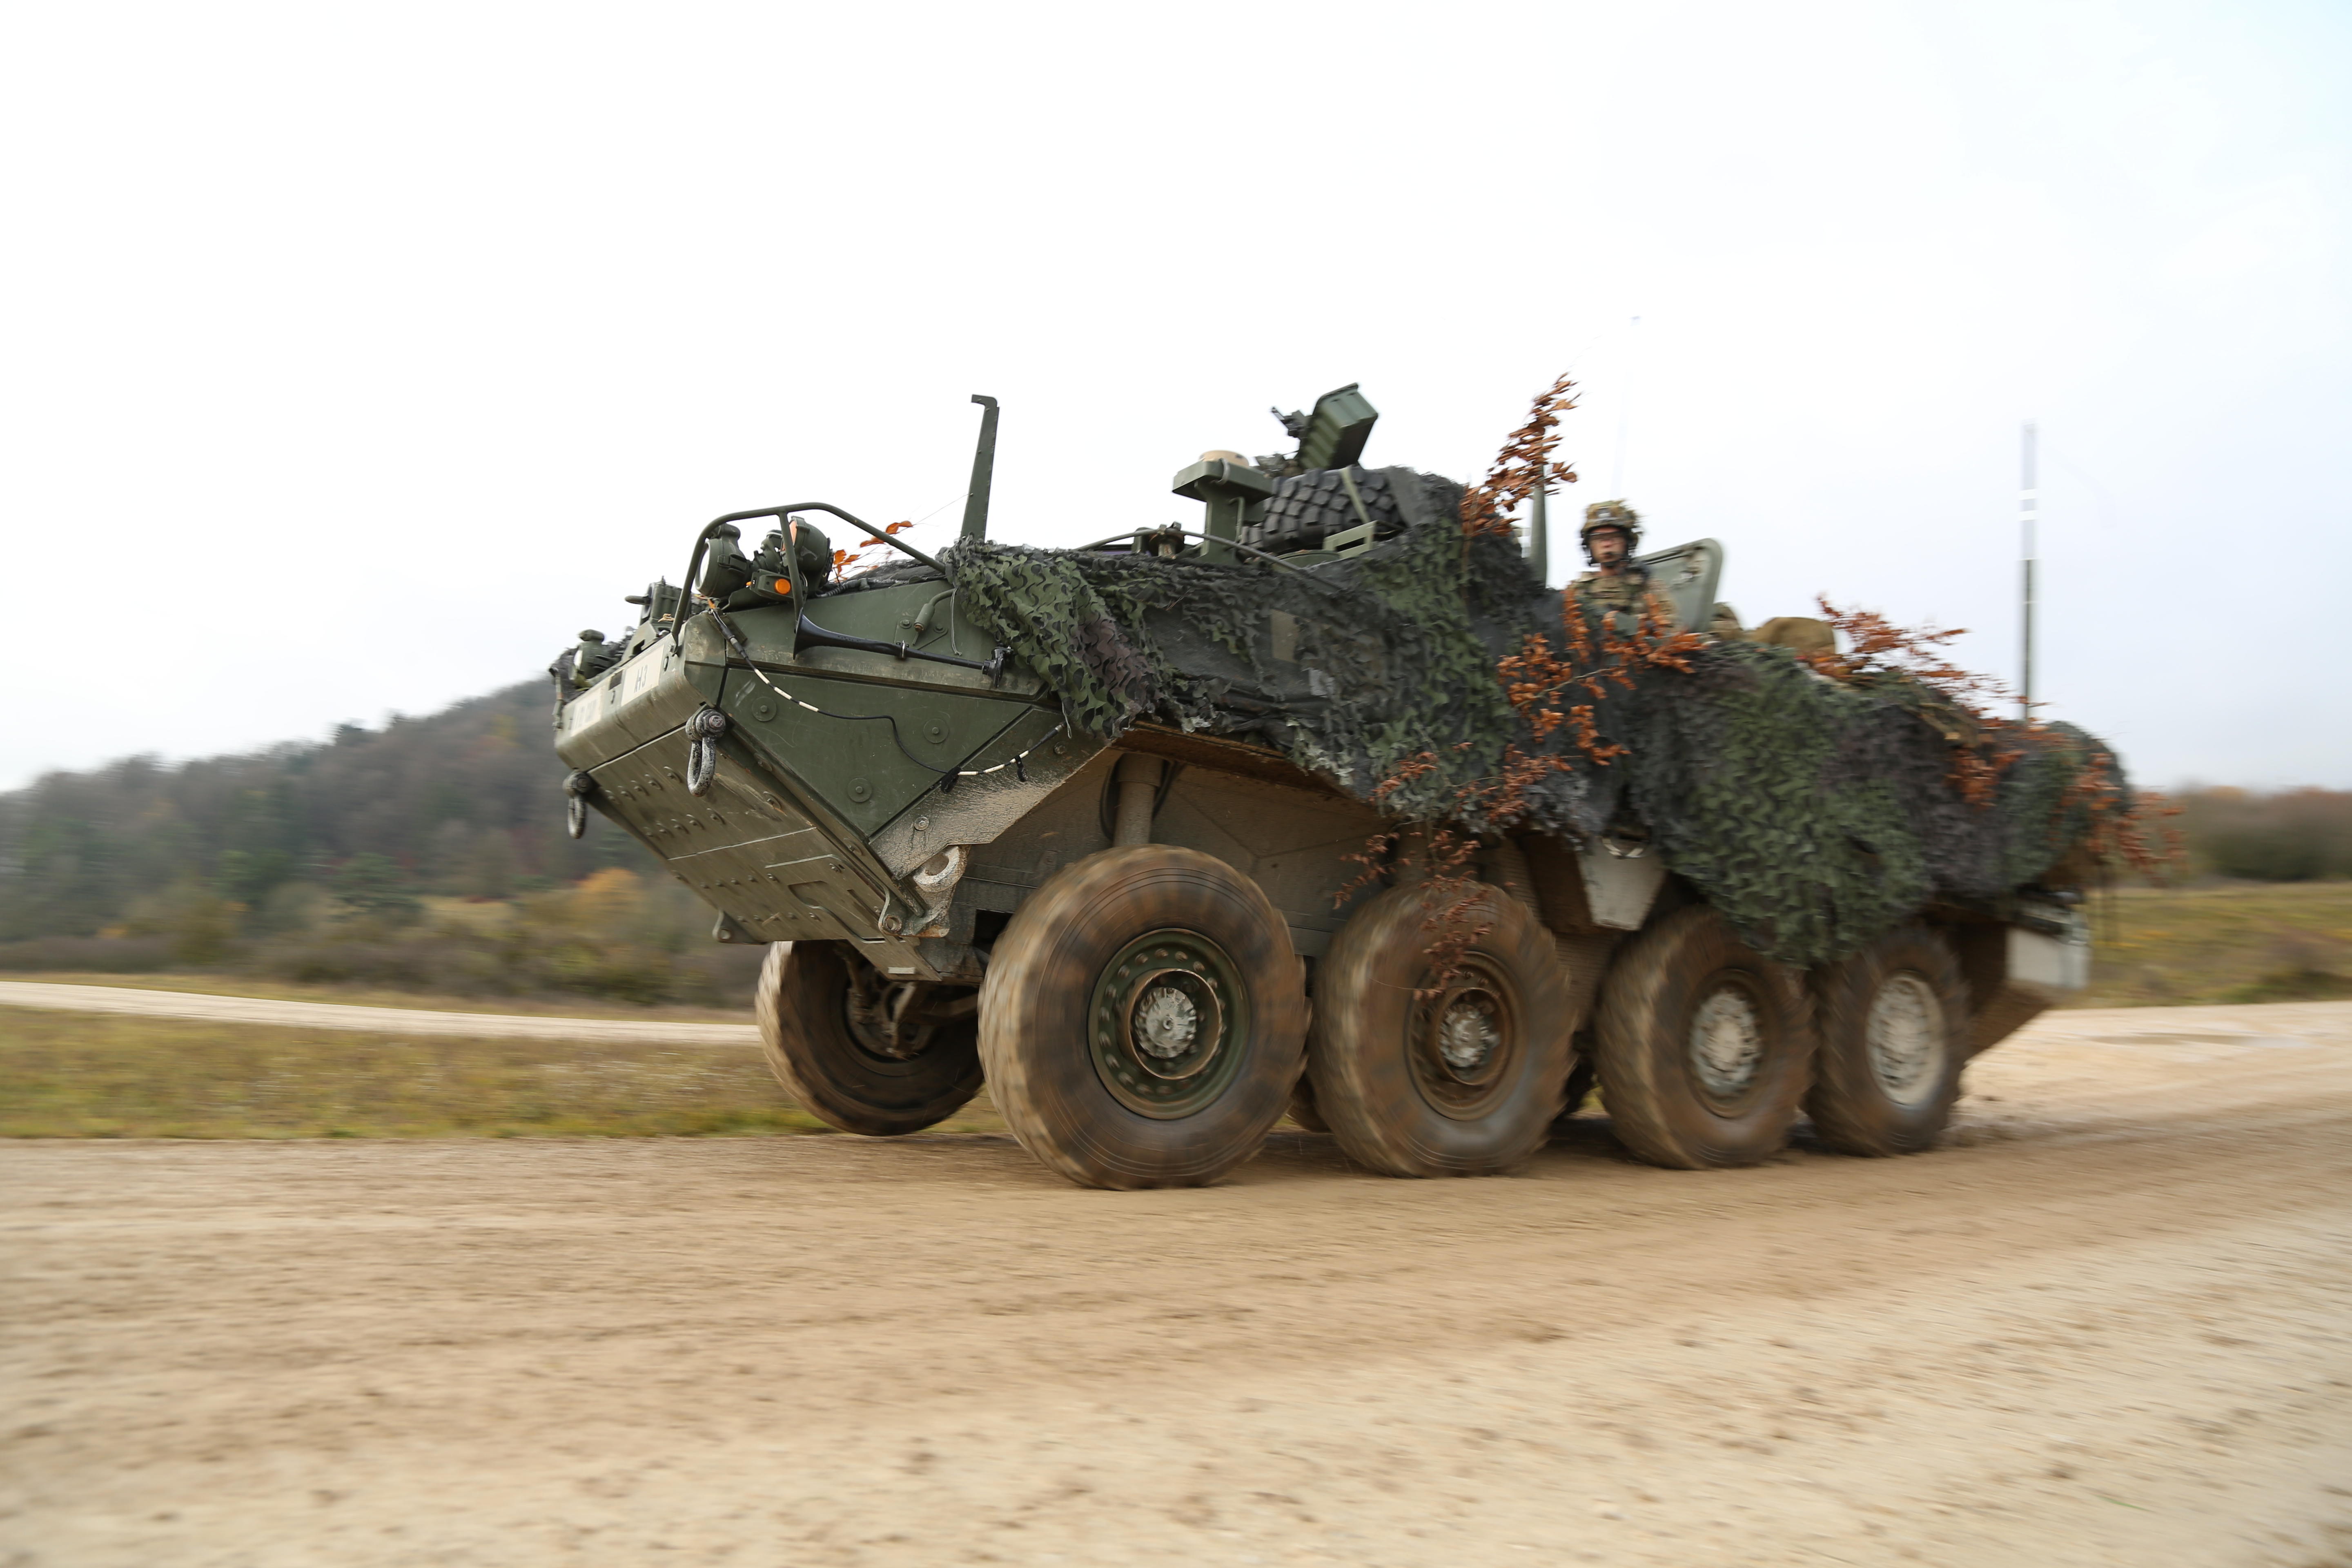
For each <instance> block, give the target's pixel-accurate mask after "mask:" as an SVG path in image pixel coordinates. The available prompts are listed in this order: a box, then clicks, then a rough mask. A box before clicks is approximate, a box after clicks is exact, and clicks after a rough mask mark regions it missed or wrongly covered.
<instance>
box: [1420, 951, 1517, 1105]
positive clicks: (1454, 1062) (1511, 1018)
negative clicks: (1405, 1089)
mask: <svg viewBox="0 0 2352 1568" xmlns="http://www.w3.org/2000/svg"><path fill="white" fill-rule="evenodd" d="M1430 978H1431V977H1430V976H1428V975H1426V974H1424V975H1423V992H1422V994H1420V995H1419V996H1418V997H1416V999H1415V1001H1414V1004H1413V1009H1412V1018H1411V1021H1410V1023H1409V1024H1408V1027H1409V1028H1410V1029H1411V1030H1412V1038H1411V1039H1410V1040H1409V1041H1408V1042H1407V1046H1406V1052H1405V1056H1406V1060H1407V1061H1408V1062H1410V1063H1411V1064H1412V1079H1413V1087H1414V1088H1415V1089H1419V1090H1420V1091H1421V1097H1422V1099H1423V1100H1427V1101H1428V1102H1429V1105H1430V1107H1431V1109H1433V1110H1435V1111H1436V1112H1437V1113H1438V1114H1439V1115H1441V1116H1446V1117H1451V1118H1452V1119H1453V1120H1454V1121H1477V1120H1478V1119H1479V1118H1480V1117H1482V1116H1486V1115H1487V1114H1489V1113H1490V1112H1492V1111H1493V1110H1494V1109H1495V1108H1496V1106H1497V1105H1499V1104H1501V1103H1502V1102H1503V1101H1505V1100H1507V1099H1509V1098H1510V1095H1511V1093H1512V1090H1513V1089H1514V1087H1515V1085H1516V1083H1517V1068H1518V1061H1519V1055H1520V1052H1521V1050H1522V1048H1523V1047H1524V1045H1525V1041H1524V1040H1523V1039H1522V1037H1521V1036H1522V1029H1521V1025H1520V1020H1519V1007H1518V994H1517V989H1516V988H1515V987H1514V986H1513V985H1512V984H1511V982H1510V979H1509V976H1508V975H1507V974H1506V973H1504V972H1503V971H1502V970H1501V969H1500V968H1499V967H1498V966H1497V965H1496V964H1495V963H1493V962H1492V961H1490V960H1489V959H1488V958H1487V957H1486V954H1484V953H1469V954H1466V955H1465V957H1464V958H1463V960H1462V962H1461V965H1460V970H1459V973H1456V974H1455V975H1454V978H1453V979H1452V980H1451V981H1450V982H1449V983H1447V984H1445V985H1444V986H1441V987H1436V988H1434V990H1435V994H1434V995H1432V994H1430V990H1431V988H1430V987H1429V986H1428V985H1427V982H1428V980H1429V979H1430Z"/></svg>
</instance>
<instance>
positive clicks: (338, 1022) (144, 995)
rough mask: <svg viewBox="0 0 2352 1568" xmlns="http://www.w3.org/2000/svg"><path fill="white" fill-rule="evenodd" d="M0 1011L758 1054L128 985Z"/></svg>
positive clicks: (638, 1036)
mask: <svg viewBox="0 0 2352 1568" xmlns="http://www.w3.org/2000/svg"><path fill="white" fill-rule="evenodd" d="M0 1007H39V1008H42V1009H45V1010H47V1011H54V1012H67V1013H128V1014H132V1015H135V1016H141V1017H148V1018H195V1019H201V1020H204V1021H206V1022H211V1023H222V1024H267V1025H270V1026H276V1027H279V1028H308V1029H355V1030H359V1031H361V1032H362V1033H365V1034H371V1035H382V1034H402V1035H456V1036H459V1037H464V1038H467V1039H474V1040H486V1039H487V1040H495V1039H522V1040H625V1041H630V1042H633V1043H635V1044H639V1045H649V1046H743V1047H758V1045H759V1043H760V1031H759V1030H758V1029H757V1028H755V1027H753V1026H751V1025H750V1024H676V1023H667V1022H664V1021H661V1020H658V1019H636V1018H549V1017H540V1016H532V1015H529V1014H520V1013H440V1012H434V1011H431V1010H429V1009H426V1008H422V1007H354V1006H351V1005H346V1004H344V1003H341V1002H280V1001H275V1000H272V999H270V998H268V997H263V996H215V995H211V994H207V993H205V992H201V991H149V990H145V989H142V988H136V987H132V986H128V985H71V984H68V985H51V984H43V983H41V982H39V981H26V980H0Z"/></svg>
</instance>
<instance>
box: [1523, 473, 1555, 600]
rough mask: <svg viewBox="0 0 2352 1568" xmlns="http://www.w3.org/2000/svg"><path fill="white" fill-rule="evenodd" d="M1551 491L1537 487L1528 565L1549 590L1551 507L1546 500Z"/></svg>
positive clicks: (1530, 527)
mask: <svg viewBox="0 0 2352 1568" xmlns="http://www.w3.org/2000/svg"><path fill="white" fill-rule="evenodd" d="M1550 490H1551V487H1550V486H1549V485H1547V484H1542V483H1538V485H1537V486H1536V495H1535V501H1536V505H1535V510H1534V511H1532V512H1530V513H1528V565H1529V566H1531V567H1533V568H1534V569H1535V574H1536V581H1537V582H1538V583H1540V584H1543V585H1544V586H1545V587H1547V588H1549V587H1550V586H1551V506H1550V502H1549V500H1547V499H1546V498H1547V497H1548V496H1549V493H1550Z"/></svg>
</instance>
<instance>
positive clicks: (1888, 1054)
mask: <svg viewBox="0 0 2352 1568" xmlns="http://www.w3.org/2000/svg"><path fill="white" fill-rule="evenodd" d="M1812 988H1813V1009H1814V1016H1815V1017H1816V1018H1817V1019H1818V1020H1819V1022H1820V1027H1821V1056H1820V1058H1819V1059H1818V1060H1817V1061H1816V1062H1815V1063H1814V1067H1813V1088H1812V1092H1811V1093H1810V1094H1809V1095H1807V1096H1806V1097H1805V1109H1806V1110H1808V1111H1809V1112H1811V1115H1812V1119H1813V1131H1815V1132H1817V1133H1818V1134H1820V1136H1821V1140H1822V1142H1824V1143H1827V1144H1828V1145H1829V1146H1830V1147H1831V1148H1832V1149H1837V1150H1842V1151H1843V1152H1846V1153H1848V1154H1916V1153H1920V1152H1923V1151H1925V1150H1928V1149H1932V1148H1934V1147H1935V1146H1936V1141H1937V1139H1938V1138H1940V1137H1941V1136H1942V1135H1943V1131H1944V1128H1945V1126H1946V1124H1947V1123H1948V1122H1949V1121H1951V1119H1952V1103H1953V1101H1955V1100H1958V1098H1959V1094H1960V1068H1961V1066H1962V1064H1963V1063H1964V1062H1965V1060H1966V1059H1967V1057H1968V1042H1969V994H1968V987H1967V985H1966V984H1963V983H1962V981H1961V978H1960V963H1959V959H1958V956H1956V955H1955V954H1954V953H1953V952H1952V947H1951V943H1949V942H1946V941H1945V940H1944V939H1943V938H1942V937H1941V936H1938V935H1937V933H1936V932H1934V931H1929V930H1927V928H1925V927H1924V926H1906V927H1905V928H1904V929H1903V930H1901V931H1891V932H1889V933H1888V934H1886V935H1885V936H1883V937H1881V938H1879V939H1878V941H1876V942H1873V943H1872V944H1871V945H1870V946H1868V947H1866V948H1864V949H1863V950H1862V951H1861V952H1857V953H1855V954H1854V955H1853V957H1851V958H1847V959H1842V960H1840V961H1839V962H1838V963H1830V964H1824V965H1822V967H1821V968H1820V969H1818V970H1815V971H1814V972H1813V975H1812Z"/></svg>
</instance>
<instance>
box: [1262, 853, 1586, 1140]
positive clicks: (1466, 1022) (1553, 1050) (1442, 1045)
mask: <svg viewBox="0 0 2352 1568" xmlns="http://www.w3.org/2000/svg"><path fill="white" fill-rule="evenodd" d="M1433 897H1434V895H1433V894H1431V893H1430V892H1429V890H1428V889H1426V888H1391V889H1389V890H1388V891H1387V892H1385V893H1382V894H1381V896H1380V897H1379V898H1377V899H1374V900H1372V901H1371V902H1370V903H1369V904H1367V905H1365V906H1364V907H1363V908H1362V909H1361V910H1358V911H1357V912H1356V913H1355V915H1353V916H1352V917H1351V918H1350V919H1349V921H1348V923H1347V925H1346V926H1345V927H1344V928H1343V929H1342V930H1341V931H1340V932H1339V937H1338V939H1337V940H1335V941H1334V942H1332V944H1331V952H1330V955H1329V956H1328V958H1326V959H1325V960H1324V961H1323V965H1322V968H1321V971H1320V973H1319V975H1318V992H1317V997H1316V1007H1315V1020H1316V1032H1315V1044H1314V1046H1313V1047H1312V1048H1311V1049H1310V1050H1309V1051H1308V1053H1307V1075H1308V1077H1309V1078H1310V1079H1312V1080H1313V1083H1314V1100H1315V1109H1316V1110H1317V1112H1318V1114H1319V1115H1320V1116H1321V1117H1322V1119H1323V1120H1324V1121H1326V1122H1328V1123H1329V1125H1330V1128H1331V1132H1332V1135H1333V1136H1334V1137H1336V1138H1337V1139H1338V1140H1339V1146H1340V1147H1341V1148H1343V1149H1345V1150H1346V1151H1347V1152H1348V1153H1349V1155H1351V1156H1352V1157H1353V1158H1355V1159H1356V1160H1358V1161H1360V1162H1361V1163H1364V1164H1366V1165H1369V1166H1370V1167H1371V1168H1372V1169H1374V1170H1376V1171H1381V1172H1384V1173H1387V1174H1389V1175H1392V1176H1475V1175H1488V1174H1493V1173H1497V1172H1503V1171H1508V1170H1511V1169H1513V1168H1515V1167H1517V1166H1518V1165H1521V1164H1524V1163H1526V1162H1527V1160H1528V1156H1529V1155H1531V1154H1533V1153H1534V1152H1536V1151H1537V1150H1538V1149H1539V1148H1541V1147H1542V1146H1543V1142H1544V1138H1545V1134H1546V1132H1547V1131H1548V1130H1549V1127H1550V1125H1551V1121H1552V1118H1553V1117H1554V1116H1556V1115H1557V1114H1559V1106H1560V1093H1561V1090H1562V1088H1563V1086H1564V1085H1565V1083H1566V1080H1567V1078H1568V1070H1569V1042H1568V1028H1567V1025H1568V1018H1567V1012H1568V998H1567V994H1566V989H1565V986H1564V984H1563V982H1562V978H1561V975H1560V970H1559V959H1558V958H1557V957H1556V956H1555V954H1554V952H1553V947H1552V940H1551V937H1550V934H1549V932H1547V931H1545V930H1544V929H1543V927H1542V926H1541V925H1540V924H1539V923H1538V921H1537V920H1536V918H1535V916H1534V915H1533V914H1532V913H1531V912H1529V911H1528V909H1527V908H1526V907H1525V906H1524V905H1522V904H1520V903H1519V902H1518V901H1517V900H1514V899H1511V898H1509V897H1507V895H1505V894H1504V893H1503V892H1502V891H1501V890H1500V889H1481V890H1480V891H1479V892H1478V894H1477V895H1476V897H1477V901H1476V902H1475V904H1473V905H1472V906H1471V908H1470V909H1469V910H1466V911H1465V913H1466V914H1467V916H1468V917H1469V918H1470V919H1471V920H1473V921H1475V922H1477V923H1479V924H1483V925H1485V926H1486V932H1485V934H1484V935H1482V936H1480V937H1479V938H1478V939H1477V940H1476V941H1475V942H1472V943H1471V944H1470V945H1469V946H1468V948H1466V949H1465V951H1464V952H1463V953H1462V955H1461V957H1460V958H1459V959H1458V960H1457V961H1456V962H1455V964H1454V970H1455V973H1453V974H1452V975H1450V976H1446V977H1444V978H1441V977H1440V976H1439V974H1438V973H1437V967H1438V966H1437V964H1436V963H1434V962H1433V960H1432V958H1431V956H1430V947H1431V944H1432V942H1433V941H1434V940H1435V939H1436V935H1437V933H1436V931H1434V930H1433V921H1434V919H1435V916H1436V910H1434V909H1433V904H1432V900H1433Z"/></svg>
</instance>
